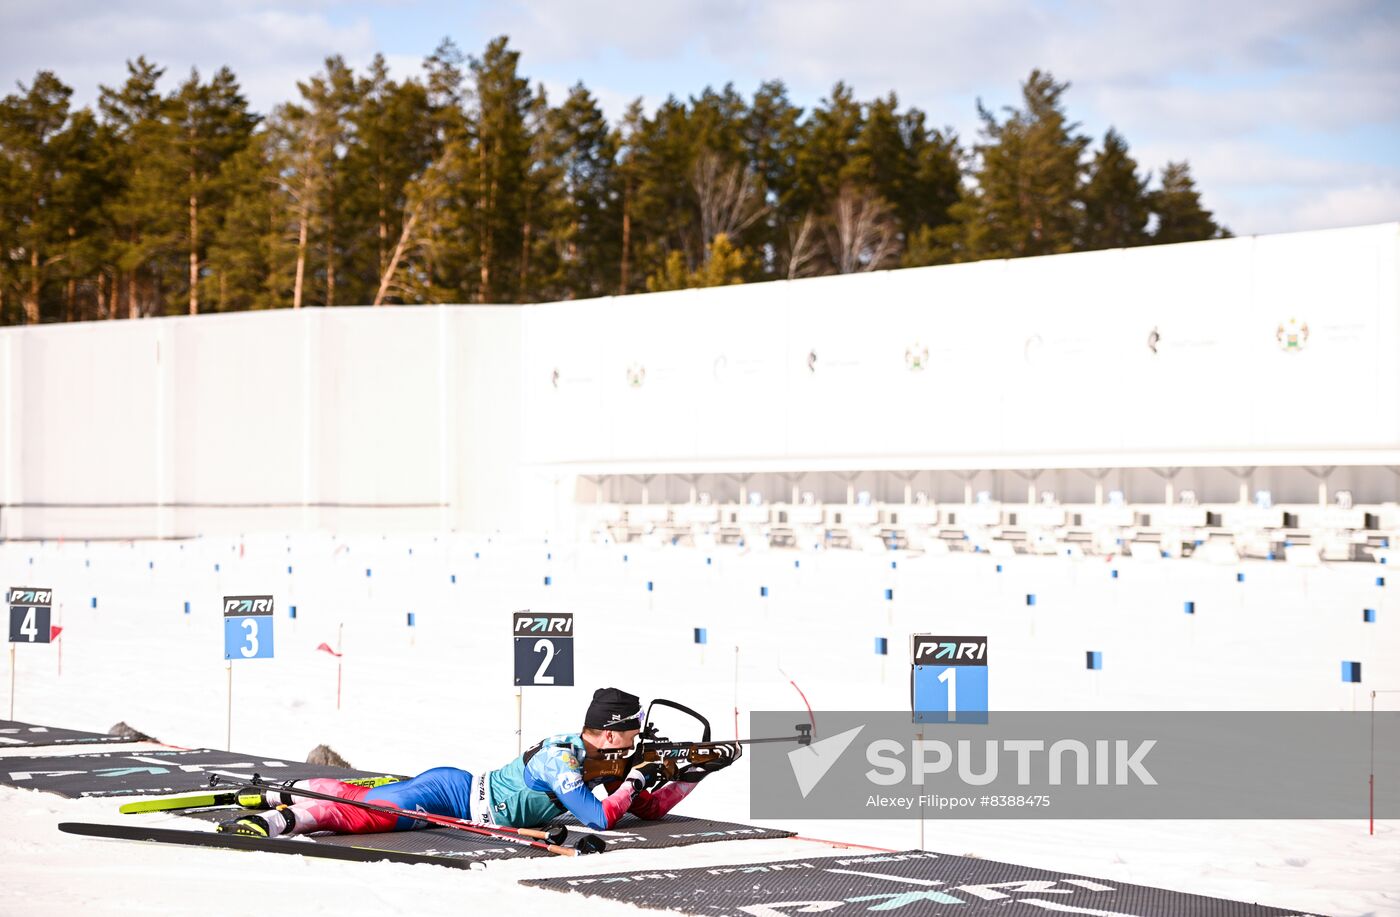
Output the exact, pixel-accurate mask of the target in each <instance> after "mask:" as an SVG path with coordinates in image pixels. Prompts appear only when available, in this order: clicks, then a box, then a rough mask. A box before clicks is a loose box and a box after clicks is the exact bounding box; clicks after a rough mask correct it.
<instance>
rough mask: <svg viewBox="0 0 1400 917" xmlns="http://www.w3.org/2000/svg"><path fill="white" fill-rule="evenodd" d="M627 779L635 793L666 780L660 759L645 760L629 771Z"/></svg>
mask: <svg viewBox="0 0 1400 917" xmlns="http://www.w3.org/2000/svg"><path fill="white" fill-rule="evenodd" d="M627 781H628V782H629V783H631V784H632V791H633V793H634V794H636V793H640V792H641V791H642V790H649V789H651V788H652V787H654V786H660V785H661V784H662V783H664V782H666V776H665V774H663V773H662V768H661V762H660V761H643V762H642V763H641V764H638V765H637V766H636V767H634V768H632V769H631V770H630V771H628V772H627Z"/></svg>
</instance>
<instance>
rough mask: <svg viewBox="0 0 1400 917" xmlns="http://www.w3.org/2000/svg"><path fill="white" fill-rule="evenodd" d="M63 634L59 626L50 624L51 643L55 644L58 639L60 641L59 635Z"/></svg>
mask: <svg viewBox="0 0 1400 917" xmlns="http://www.w3.org/2000/svg"><path fill="white" fill-rule="evenodd" d="M61 633H63V628H61V627H59V626H58V625H57V624H50V625H49V642H53V641H54V640H57V639H58V635H59V634H61Z"/></svg>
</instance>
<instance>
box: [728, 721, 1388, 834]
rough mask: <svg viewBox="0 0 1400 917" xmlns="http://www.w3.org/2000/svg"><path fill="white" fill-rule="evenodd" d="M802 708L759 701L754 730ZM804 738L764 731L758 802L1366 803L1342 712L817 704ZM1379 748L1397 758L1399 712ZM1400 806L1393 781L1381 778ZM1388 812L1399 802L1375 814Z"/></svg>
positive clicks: (1069, 809) (1307, 808) (758, 812)
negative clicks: (910, 709) (947, 716)
mask: <svg viewBox="0 0 1400 917" xmlns="http://www.w3.org/2000/svg"><path fill="white" fill-rule="evenodd" d="M805 718H806V715H805V712H801V713H794V712H791V711H787V712H775V713H766V712H762V713H755V714H754V715H753V719H752V721H751V730H752V732H753V734H754V735H778V734H783V733H785V732H786V733H790V732H791V729H792V723H793V722H797V721H800V720H803V719H805ZM815 721H816V730H815V732H816V735H817V738H816V739H815V740H814V741H813V742H812V743H811V744H810V745H807V746H798V747H794V746H792V745H784V744H781V743H769V744H757V745H755V746H754V748H753V763H752V766H751V769H750V773H751V775H752V778H751V781H750V788H751V797H750V814H751V816H752V817H754V818H911V817H918V815H919V813H928V812H930V811H933V812H941V813H944V814H945V815H950V816H952V817H958V818H980V817H988V818H1026V817H1045V818H1350V817H1366V815H1367V805H1368V803H1369V797H1368V796H1367V795H1366V794H1359V793H1357V792H1356V791H1355V788H1356V787H1357V786H1367V785H1368V782H1367V771H1366V766H1367V763H1368V761H1369V754H1368V749H1369V747H1370V743H1371V742H1372V741H1373V739H1372V734H1371V730H1372V725H1371V722H1370V719H1369V717H1367V716H1365V715H1361V714H1350V713H1341V712H1300V713H1292V712H1274V711H1268V712H1225V713H1212V712H1194V711H1193V712H1181V713H1177V712H1158V711H1153V712H1104V713H1097V712H1092V713H1082V712H1081V713H1059V712H1050V713H1044V712H1029V713H1021V712H1009V713H1001V712H996V711H993V712H992V713H991V715H990V717H989V718H988V721H987V722H984V723H962V722H959V723H927V722H918V723H916V722H911V717H910V714H909V713H906V712H893V711H889V712H875V713H860V712H850V711H837V712H821V711H818V712H817V713H816V714H815ZM1374 742H1375V748H1376V752H1375V754H1376V760H1377V761H1378V762H1390V761H1397V760H1400V713H1387V714H1384V715H1381V714H1377V716H1376V721H1375V726H1374ZM1375 806H1376V813H1377V815H1378V816H1380V817H1400V785H1396V784H1393V783H1386V784H1385V785H1384V786H1382V785H1381V783H1380V782H1378V783H1377V785H1376V796H1375ZM1383 812H1395V813H1397V815H1394V816H1391V815H1381V813H1383Z"/></svg>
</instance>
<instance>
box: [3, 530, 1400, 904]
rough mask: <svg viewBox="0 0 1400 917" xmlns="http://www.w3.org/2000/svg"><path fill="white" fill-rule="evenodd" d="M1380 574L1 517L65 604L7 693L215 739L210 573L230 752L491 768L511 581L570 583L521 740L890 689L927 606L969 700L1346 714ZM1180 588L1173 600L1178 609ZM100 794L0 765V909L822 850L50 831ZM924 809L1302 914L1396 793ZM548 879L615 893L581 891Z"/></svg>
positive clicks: (789, 845) (1385, 643)
mask: <svg viewBox="0 0 1400 917" xmlns="http://www.w3.org/2000/svg"><path fill="white" fill-rule="evenodd" d="M892 561H897V566H896V567H892V566H891V562H892ZM998 563H1000V564H1001V565H1002V566H1003V572H1000V573H998V572H997V571H996V565H997V564H998ZM216 565H217V566H218V569H217V570H216V569H215V566H216ZM289 566H290V567H291V572H290V573H289V572H288V567H289ZM1115 569H1116V570H1117V571H1118V572H1119V575H1118V577H1117V578H1113V577H1112V576H1111V571H1112V570H1115ZM367 570H369V571H372V572H371V574H370V575H366V571H367ZM1388 570H1389V568H1387V567H1379V566H1371V565H1357V564H1345V565H1331V566H1325V567H1319V568H1304V567H1296V566H1291V565H1288V564H1283V563H1245V564H1240V565H1229V566H1215V565H1211V564H1208V563H1205V562H1203V561H1200V560H1184V561H1141V560H1137V561H1134V560H1132V559H1120V560H1117V561H1113V562H1105V561H1104V560H1102V559H1087V560H1086V559H1069V558H1053V557H1047V558H1030V557H1013V558H991V557H988V556H985V555H951V556H947V557H936V558H934V557H929V558H923V557H906V556H901V555H897V554H878V555H876V554H862V553H855V552H825V553H795V552H786V551H783V552H779V551H774V552H750V553H740V552H737V551H735V550H732V549H716V550H710V551H706V550H701V549H686V548H660V549H649V548H642V547H639V546H636V545H631V546H613V545H607V546H602V545H560V544H550V543H546V542H545V541H543V540H538V541H522V540H519V539H510V540H505V539H500V538H495V539H490V540H488V539H487V538H485V537H481V538H466V537H453V538H447V537H442V538H434V537H433V536H422V537H414V538H408V537H393V538H377V537H376V538H372V537H352V538H347V539H340V538H335V537H332V536H330V535H317V536H290V537H288V536H280V535H279V536H267V535H263V536H249V537H248V538H246V539H238V538H208V539H200V540H197V541H191V542H183V543H140V542H138V543H135V544H129V543H119V544H97V543H93V544H87V545H85V544H83V543H81V542H69V543H56V542H49V543H45V544H34V543H14V542H12V543H8V544H4V545H0V578H3V580H4V585H6V586H17V585H34V586H45V587H52V588H53V589H54V590H55V606H54V623H55V624H61V625H62V626H63V628H64V631H63V635H62V637H61V640H60V642H59V643H57V644H54V645H52V646H48V647H42V646H20V647H18V651H17V659H18V669H17V672H16V675H17V690H16V696H15V706H14V716H15V718H16V719H19V720H23V721H27V722H34V723H44V724H49V725H56V726H64V727H70V728H77V729H89V730H93V731H97V732H105V731H106V730H107V729H108V728H109V727H110V726H111V725H112V724H114V723H116V722H117V721H118V720H124V721H126V722H128V723H130V724H131V725H133V726H135V727H136V728H138V729H141V730H143V731H145V732H147V733H150V734H152V735H155V736H157V737H158V738H160V739H161V740H162V741H165V742H169V743H172V744H176V745H181V746H186V747H210V748H224V747H225V742H226V738H225V736H226V732H225V731H226V728H227V726H226V722H225V712H226V708H227V703H228V700H227V693H226V691H227V673H226V669H225V664H224V661H223V631H222V622H221V618H220V608H219V602H220V597H221V596H223V595H234V594H260V593H269V592H270V593H273V594H274V595H275V596H276V599H277V602H278V610H277V621H276V628H277V632H276V657H275V658H274V659H271V660H257V661H245V662H237V663H235V664H234V672H233V718H232V741H233V748H235V749H237V750H240V751H246V752H250V753H257V754H264V755H269V756H279V757H286V758H291V759H294V760H300V759H302V758H304V757H305V755H306V753H307V752H308V751H309V750H310V749H311V748H312V747H313V746H315V745H317V744H320V743H326V744H329V745H331V746H332V747H333V748H335V749H336V750H337V751H339V752H341V753H342V754H343V755H345V757H347V758H348V759H349V760H350V761H351V762H352V763H353V764H354V765H355V766H357V767H362V768H366V769H375V770H386V771H396V772H401V773H409V774H411V773H416V772H418V771H420V770H423V769H426V768H428V767H432V766H436V765H440V764H454V765H458V766H462V767H466V768H468V769H475V768H478V767H494V766H498V765H499V764H501V763H504V762H505V761H506V760H507V759H508V758H510V757H511V756H512V755H514V754H515V752H516V747H517V741H518V740H517V736H516V734H515V728H516V727H515V720H516V699H515V697H516V692H515V689H514V687H513V685H512V678H511V667H512V660H511V644H510V643H509V637H508V633H507V627H508V624H509V622H510V613H511V612H512V611H515V610H520V609H524V608H531V609H534V610H537V611H572V612H574V614H575V616H576V628H577V637H576V646H577V663H576V677H577V686H576V687H573V688H565V687H560V688H530V689H526V691H525V693H524V697H523V733H524V738H525V742H526V743H527V744H529V743H531V742H533V741H534V740H535V739H537V738H539V737H540V736H543V735H546V734H549V733H551V732H556V731H562V730H565V729H570V728H573V727H575V726H576V724H577V722H578V720H579V718H580V716H581V713H582V710H583V708H584V706H585V705H586V703H587V699H588V697H589V696H590V694H591V692H592V690H593V688H595V687H599V686H602V685H608V684H613V685H617V686H618V687H622V688H625V689H626V690H629V691H633V692H635V693H638V694H640V695H642V696H643V697H655V696H660V697H668V698H673V699H676V700H680V701H682V702H684V703H687V704H689V705H691V706H694V707H697V708H698V709H700V710H702V711H704V712H706V713H707V714H708V715H709V716H710V717H711V719H712V721H713V722H714V723H715V727H716V733H717V735H718V736H720V737H723V736H726V735H728V734H732V732H733V729H734V713H733V710H734V708H735V706H736V705H737V706H738V708H739V709H740V711H741V712H743V713H746V712H747V711H750V710H763V709H769V710H784V709H794V708H797V709H800V707H801V699H800V698H799V697H798V696H797V693H796V692H795V691H794V690H793V687H792V685H791V684H790V683H789V679H791V680H792V681H795V682H796V684H797V685H798V686H800V687H801V688H802V690H803V691H804V692H805V693H806V695H807V696H808V697H809V698H810V700H811V702H812V704H813V705H814V706H815V707H817V708H818V709H819V710H820V709H821V708H823V707H826V708H828V709H894V710H899V709H905V708H906V707H907V705H908V668H907V666H908V650H907V646H908V635H909V634H910V633H911V632H925V631H946V632H960V633H969V634H981V633H985V634H987V635H989V637H990V639H991V641H992V647H993V651H992V652H993V654H994V660H993V662H992V667H991V673H990V674H991V703H992V706H993V708H994V709H1001V710H1016V709H1022V710H1053V709H1064V710H1083V709H1090V710H1092V709H1195V710H1207V709H1212V710H1232V709H1235V710H1248V709H1263V710H1291V709H1300V710H1352V709H1366V708H1367V706H1368V705H1369V703H1370V697H1369V691H1370V690H1371V689H1372V688H1381V689H1387V688H1390V689H1394V688H1400V626H1397V623H1396V622H1397V619H1400V599H1397V598H1396V597H1395V596H1396V595H1397V589H1400V584H1397V583H1393V582H1392V583H1391V585H1389V586H1384V587H1381V586H1377V585H1376V582H1375V581H1376V576H1378V575H1382V574H1384V573H1386V572H1388ZM1390 572H1393V571H1390ZM1237 573H1243V574H1245V580H1244V582H1242V583H1241V582H1238V581H1237V578H1236V574H1237ZM454 576H455V578H456V582H455V583H454V582H452V578H453V577H454ZM545 577H549V579H550V585H548V586H546V585H544V583H545ZM1391 579H1392V580H1393V579H1394V577H1391ZM648 582H651V583H652V584H653V588H652V590H651V591H648V590H647V583H648ZM764 586H766V587H767V588H768V596H767V597H766V598H765V597H762V596H761V594H760V592H761V587H764ZM886 589H892V590H893V595H894V600H893V601H887V600H886V599H885V590H886ZM1027 594H1034V595H1035V596H1036V601H1035V604H1034V605H1033V606H1032V605H1028V604H1027V603H1026V595H1027ZM94 598H95V599H96V607H95V608H94V607H93V599H94ZM1187 601H1192V602H1195V609H1196V613H1195V614H1194V615H1186V614H1184V613H1183V604H1184V603H1185V602H1187ZM185 602H189V603H190V611H189V613H188V614H186V613H185V611H184V607H185ZM291 605H295V606H296V608H297V617H296V619H295V620H292V619H291V618H290V617H289V616H288V607H289V606H291ZM1363 608H1372V609H1375V610H1376V622H1375V623H1371V624H1367V623H1363V620H1362V609H1363ZM409 612H412V613H413V615H414V621H415V626H414V627H412V628H410V627H408V626H407V624H406V621H407V614H408V613H409ZM696 627H704V628H706V630H707V633H708V643H707V644H706V645H704V646H698V645H696V644H695V643H694V642H693V629H694V628H696ZM876 637H886V638H888V640H889V646H890V655H889V656H888V657H880V656H877V655H875V653H874V643H875V638H876ZM338 639H339V640H340V641H341V646H342V648H343V651H344V654H345V655H344V660H343V664H344V672H343V696H342V706H341V709H339V710H337V709H336V668H337V666H336V660H335V659H334V658H332V657H331V656H329V655H328V654H326V653H321V652H317V651H316V647H317V646H318V645H319V644H321V643H323V642H324V643H328V644H330V645H331V646H335V645H336V644H337V640H338ZM736 647H737V649H736ZM1087 650H1097V651H1099V652H1101V653H1102V654H1103V669H1102V671H1097V672H1092V671H1088V670H1086V669H1085V667H1084V653H1085V651H1087ZM60 652H61V654H62V655H61V661H60ZM1343 659H1346V660H1353V661H1359V662H1361V663H1362V667H1363V674H1364V678H1365V681H1364V683H1363V684H1362V685H1361V686H1353V685H1346V684H1343V683H1342V682H1341V680H1340V677H1339V669H1340V663H1341V660H1343ZM60 664H61V672H60ZM8 675H9V673H8V672H6V677H5V681H4V684H3V686H0V690H5V691H6V692H7V691H8V682H9V679H8ZM0 696H4V697H5V698H6V701H8V699H9V698H8V693H5V694H4V695H0ZM1398 706H1400V694H1390V695H1381V696H1380V698H1379V701H1378V707H1379V708H1380V709H1396V708H1397V707H1398ZM7 708H8V703H6V705H5V707H0V712H4V711H6V710H7ZM69 750H70V749H55V750H54V751H61V752H62V753H67V752H68V751H69ZM104 750H105V749H104ZM29 753H34V752H33V751H32V750H25V749H16V750H13V751H6V752H3V753H0V754H4V755H11V756H13V755H16V754H29ZM746 765H747V762H746V761H744V762H740V764H739V765H737V766H736V767H734V768H732V769H730V770H729V771H727V772H725V773H724V774H721V775H717V776H716V777H714V778H711V779H710V780H709V781H707V782H706V783H705V784H704V785H703V786H702V787H701V788H700V789H699V790H698V791H697V792H696V794H695V795H694V796H693V797H691V799H690V800H688V801H687V803H686V804H685V806H683V807H682V808H681V809H680V811H681V812H682V813H685V812H689V813H691V814H701V815H705V816H710V817H715V818H722V819H729V820H734V821H749V820H750V819H749V818H748V772H747V766H746ZM1379 779H1400V774H1390V775H1386V774H1382V775H1380V777H1379ZM1357 792H1358V793H1361V794H1364V792H1365V787H1358V788H1357ZM144 818H146V819H147V820H148V821H149V822H150V823H153V824H178V825H180V826H181V827H188V826H191V825H192V824H193V823H191V822H188V821H184V820H178V819H171V818H169V817H167V816H144ZM119 819H121V820H123V821H124V822H131V821H133V820H134V817H130V816H118V815H117V813H116V803H115V802H113V801H111V800H101V799H83V800H66V799H62V798H59V797H57V796H52V795H47V794H41V793H36V792H33V791H27V790H15V789H10V788H0V824H3V830H0V879H3V887H4V890H5V899H4V904H3V906H0V911H3V912H4V913H6V914H41V913H43V914H48V913H55V912H60V911H62V912H73V911H76V910H77V909H78V908H82V909H83V910H84V911H85V912H86V913H88V914H91V915H101V914H118V913H126V912H133V913H134V912H141V913H159V914H177V913H191V912H196V913H211V914H225V913H227V914H243V913H251V912H259V913H262V912H266V910H267V909H268V908H272V909H274V910H275V911H284V912H287V913H296V914H315V913H336V914H347V913H397V912H405V913H409V912H412V913H433V912H437V911H446V910H448V909H449V908H451V909H460V908H461V907H462V906H463V905H464V904H471V905H472V906H473V907H474V908H476V907H480V908H483V909H485V910H486V911H487V912H494V913H517V912H518V913H524V912H526V911H531V910H533V909H534V908H537V907H539V906H540V905H541V904H544V905H545V906H550V905H554V906H558V905H560V904H562V903H563V902H562V900H560V899H554V898H547V897H546V896H548V895H550V894H552V893H549V892H545V891H540V890H534V889H525V888H522V887H519V886H517V885H516V884H515V880H516V879H519V878H523V877H533V876H539V875H546V874H549V875H568V874H578V873H584V872H595V871H597V872H611V871H616V870H625V869H630V868H647V869H654V868H659V867H666V866H670V867H676V866H688V865H702V864H711V863H735V862H753V861H757V860H764V859H782V858H788V857H798V856H810V855H813V854H815V853H821V852H825V851H823V850H822V849H821V848H820V847H818V846H817V845H815V844H812V843H810V842H803V841H796V840H788V841H743V842H732V843H721V844H706V845H700V846H694V847H688V848H680V849H672V850H663V851H632V852H625V851H615V852H612V853H610V854H609V855H607V856H603V857H594V858H585V859H579V860H531V861H522V862H517V863H503V862H498V863H492V864H490V865H489V866H488V867H487V868H486V869H484V870H475V871H473V872H471V873H463V872H459V871H455V870H446V869H440V868H437V867H431V866H400V865H393V864H372V865H366V864H353V863H334V862H327V861H312V860H307V861H302V860H300V859H298V858H293V857H282V856H274V855H270V854H247V855H243V854H236V853H232V852H228V851H217V850H207V851H206V850H197V849H189V848H164V847H159V846H155V845H137V844H127V843H119V842H102V841H97V840H91V839H84V838H77V837H71V836H68V835H62V834H59V833H58V832H57V831H56V830H55V828H54V825H55V824H56V823H57V822H58V821H63V820H82V821H108V822H116V821H118V820H119ZM785 827H790V828H793V829H795V830H798V831H799V832H800V833H801V834H803V835H807V836H810V837H818V838H836V839H840V840H843V841H849V842H855V843H864V844H872V845H876V846H881V847H890V848H900V849H903V848H910V847H916V846H919V839H920V826H919V824H918V822H917V821H907V822H891V821H881V822H851V821H845V822H837V821H828V822H806V823H793V824H788V825H785ZM923 832H924V835H923V837H924V842H923V846H924V847H925V848H926V849H929V850H934V851H943V852H947V853H955V854H975V855H977V856H981V857H986V858H988V859H996V860H1004V861H1009V862H1013V863H1019V864H1023V865H1026V866H1034V867H1041V868H1047V869H1054V870H1063V871H1066V872H1073V873H1080V874H1085V875H1090V876H1096V877H1101V878H1104V879H1109V880H1118V881H1123V882H1133V883H1138V884H1144V885H1156V886H1163V887H1167V888H1172V889H1177V890H1180V891H1189V892H1195V893H1199V894H1208V895H1218V896H1222V897H1227V898H1236V899H1242V900H1250V901H1258V902H1260V903H1265V904H1272V905H1275V906H1278V907H1286V908H1295V909H1298V910H1300V911H1310V912H1313V913H1328V914H1339V915H1341V914H1344V915H1362V914H1400V823H1397V822H1395V821H1389V822H1381V823H1378V824H1377V826H1376V834H1375V836H1374V837H1373V836H1370V835H1368V834H1367V830H1366V825H1365V824H1364V823H1363V822H1323V821H1289V822H1265V821H1255V822H1219V821H1215V822H1211V821H1094V822H1089V821H1079V822H1063V821H1016V822H1010V821H973V820H948V819H943V820H929V821H928V822H926V824H925V825H924V827H923ZM568 907H569V909H570V911H571V912H573V913H581V914H585V915H587V914H595V913H596V914H616V913H629V912H630V911H627V910H626V909H625V906H623V905H618V904H616V903H611V902H607V901H603V900H599V899H583V898H581V897H580V898H577V899H574V900H571V901H569V903H568Z"/></svg>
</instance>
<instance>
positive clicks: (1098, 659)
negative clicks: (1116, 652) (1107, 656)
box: [1084, 650, 1103, 671]
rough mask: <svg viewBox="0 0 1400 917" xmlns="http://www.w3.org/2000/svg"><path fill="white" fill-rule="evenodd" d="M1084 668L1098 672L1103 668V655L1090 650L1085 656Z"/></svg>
mask: <svg viewBox="0 0 1400 917" xmlns="http://www.w3.org/2000/svg"><path fill="white" fill-rule="evenodd" d="M1084 667H1085V668H1087V669H1093V670H1095V671H1098V670H1100V669H1102V668H1103V653H1100V652H1099V651H1098V650H1089V651H1088V652H1086V653H1085V654H1084Z"/></svg>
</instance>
